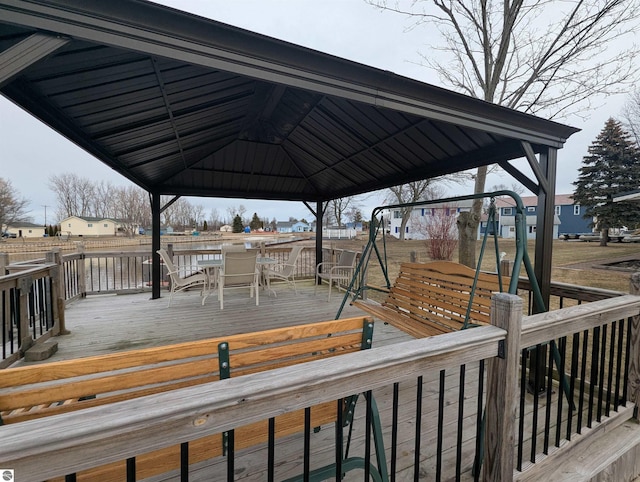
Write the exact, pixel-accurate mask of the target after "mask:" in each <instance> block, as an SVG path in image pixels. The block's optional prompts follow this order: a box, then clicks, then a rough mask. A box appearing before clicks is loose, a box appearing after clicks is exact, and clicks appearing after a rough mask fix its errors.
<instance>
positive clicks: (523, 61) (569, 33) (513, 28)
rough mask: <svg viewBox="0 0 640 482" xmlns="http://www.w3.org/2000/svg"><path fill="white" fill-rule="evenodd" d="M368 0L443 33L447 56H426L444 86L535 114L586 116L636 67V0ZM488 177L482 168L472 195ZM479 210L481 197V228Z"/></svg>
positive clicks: (631, 76) (475, 211)
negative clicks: (632, 37) (633, 41)
mask: <svg viewBox="0 0 640 482" xmlns="http://www.w3.org/2000/svg"><path fill="white" fill-rule="evenodd" d="M366 1H367V2H368V3H370V4H371V5H374V6H376V7H378V8H381V9H385V10H390V11H393V12H397V13H400V14H403V15H406V16H407V17H408V18H409V19H410V21H411V27H410V28H416V27H420V26H425V27H426V28H428V29H430V31H434V30H435V31H438V32H439V34H440V37H441V40H442V41H441V43H440V45H435V46H433V45H431V46H430V48H432V49H434V48H435V49H436V50H438V51H439V53H440V54H442V55H441V56H440V57H439V58H436V57H432V56H430V55H427V54H423V55H422V59H423V63H424V64H425V65H426V66H428V67H429V68H431V69H433V70H434V71H435V72H436V73H437V74H438V75H439V77H440V79H441V80H442V82H443V83H444V84H445V85H448V86H451V87H453V88H454V89H456V90H458V91H461V92H463V93H465V94H467V95H470V96H472V97H477V98H480V99H483V100H486V101H488V102H493V103H496V104H501V105H504V106H507V107H510V108H513V109H519V110H522V111H524V112H528V113H531V114H542V115H544V116H546V117H548V118H561V117H565V116H567V115H568V114H570V113H573V114H578V115H583V116H585V117H586V116H588V112H589V110H590V109H591V107H592V103H593V102H594V100H595V99H599V98H602V95H607V94H613V93H619V92H623V91H624V90H625V89H626V88H627V86H628V85H629V83H630V82H632V81H633V79H634V76H635V74H636V73H637V66H636V63H635V59H636V57H637V54H638V49H637V48H636V47H635V46H632V44H631V43H630V42H626V43H625V42H624V41H621V40H624V37H626V36H627V35H630V34H632V33H633V32H634V30H635V29H636V28H637V25H638V19H639V18H640V17H639V13H640V4H639V2H638V0H593V1H584V0H568V1H564V2H561V1H553V0H532V1H530V2H524V1H523V0H503V1H502V2H499V1H496V2H487V1H486V0H404V1H402V0H398V1H395V2H388V1H386V0H366ZM614 41H618V42H617V43H616V42H614ZM486 177H487V167H480V168H478V171H477V174H476V176H475V186H474V192H475V193H482V192H484V189H485V183H486ZM481 211H482V200H476V202H474V206H473V214H474V216H473V218H474V219H476V228H477V222H478V221H477V220H479V219H480V214H481ZM467 231H468V232H469V233H471V235H472V236H475V235H474V233H475V231H474V230H473V229H470V230H467ZM469 241H470V242H469V243H467V245H468V246H469V249H470V250H472V251H473V253H475V237H474V239H472V240H469ZM470 254H471V253H470ZM467 259H469V257H467ZM471 259H474V260H475V254H473V256H472V258H471Z"/></svg>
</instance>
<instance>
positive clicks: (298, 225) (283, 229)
mask: <svg viewBox="0 0 640 482" xmlns="http://www.w3.org/2000/svg"><path fill="white" fill-rule="evenodd" d="M310 229H311V227H310V226H309V225H308V224H307V223H303V222H301V221H296V222H295V223H292V222H289V221H277V222H276V230H277V231H278V232H279V233H306V232H309V231H310Z"/></svg>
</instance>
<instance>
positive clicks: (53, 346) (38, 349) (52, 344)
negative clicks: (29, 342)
mask: <svg viewBox="0 0 640 482" xmlns="http://www.w3.org/2000/svg"><path fill="white" fill-rule="evenodd" d="M57 351H58V342H57V341H53V340H47V341H45V342H44V343H37V344H35V345H33V346H32V347H31V348H29V349H28V350H27V351H25V352H24V359H25V361H41V360H46V359H47V358H49V357H50V356H51V355H53V354H54V353H55V352H57Z"/></svg>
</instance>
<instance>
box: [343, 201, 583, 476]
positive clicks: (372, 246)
mask: <svg viewBox="0 0 640 482" xmlns="http://www.w3.org/2000/svg"><path fill="white" fill-rule="evenodd" d="M501 196H508V197H510V198H512V199H513V202H514V208H515V234H516V238H515V241H516V253H515V256H514V262H513V270H512V273H511V281H510V283H509V290H508V293H510V294H517V290H518V281H519V278H520V270H521V266H522V265H523V264H524V267H525V271H526V273H527V277H528V278H529V284H530V287H531V291H532V293H533V302H534V307H535V312H537V313H543V312H546V311H548V306H547V305H546V304H545V302H544V299H543V297H542V292H541V291H540V285H539V283H538V279H537V278H536V275H535V272H534V269H533V265H532V264H531V258H529V253H528V251H527V235H526V213H525V208H524V204H523V203H522V199H521V198H520V196H519V195H518V194H517V193H515V192H513V191H509V190H501V191H494V192H490V193H482V194H472V195H467V196H455V197H449V198H444V199H437V200H430V201H417V202H413V203H402V204H391V205H386V206H378V207H376V208H374V209H373V211H372V213H371V223H370V225H369V241H368V242H367V244H366V246H365V248H364V250H363V251H362V256H361V257H360V260H359V262H358V264H357V265H356V269H355V270H354V274H353V277H352V279H351V282H350V283H349V286H348V287H347V290H346V292H345V295H344V297H343V299H342V303H341V305H340V308H339V309H338V312H337V314H336V319H338V318H340V315H341V314H342V310H343V309H344V307H345V305H346V303H347V301H348V300H349V298H350V297H351V299H352V301H353V300H356V299H357V298H359V297H362V294H363V292H364V291H365V290H367V289H372V290H376V291H381V292H384V291H385V289H384V288H383V289H380V288H377V287H373V286H367V285H365V284H364V283H363V280H365V279H366V271H367V269H368V267H369V260H370V258H371V254H372V253H375V255H376V257H377V259H378V263H379V265H380V268H381V269H382V273H383V275H384V279H385V282H386V290H388V289H390V288H391V281H390V280H389V272H388V264H387V244H386V239H385V238H386V236H385V234H386V233H384V231H383V236H382V245H383V250H382V253H380V249H379V247H378V245H377V243H376V240H377V238H378V233H379V231H380V229H381V228H383V229H384V219H383V217H382V216H381V214H382V212H383V211H385V210H392V209H398V208H407V207H411V208H413V207H418V206H428V205H430V204H446V203H454V202H458V201H466V200H475V199H484V198H490V199H491V203H490V206H489V216H488V220H487V226H486V229H485V232H484V235H483V237H482V246H481V248H480V254H479V256H478V262H477V266H476V273H475V277H474V280H473V284H472V288H471V291H470V294H469V304H468V307H467V312H466V316H465V321H464V324H463V328H462V329H465V328H468V327H469V316H470V312H471V306H472V302H473V296H474V294H475V289H476V286H477V282H478V277H479V275H480V268H481V266H482V258H483V256H484V252H485V249H486V244H487V239H488V236H489V233H490V232H492V235H493V238H494V246H495V250H496V272H497V275H498V283H499V287H500V291H501V292H502V290H503V285H502V269H501V266H500V252H499V242H498V229H497V228H498V226H497V221H496V218H495V214H496V208H495V198H497V197H501ZM378 216H380V219H379V220H378ZM358 277H360V283H358V288H357V289H356V290H354V286H355V284H356V281H357V280H358ZM472 326H473V325H472ZM549 344H550V346H551V352H552V356H553V360H554V363H555V364H556V367H558V372H560V366H562V365H561V356H560V352H559V350H558V347H557V345H556V343H555V341H554V340H551V341H550V342H549ZM560 383H561V385H562V389H563V392H564V394H565V396H566V398H567V401H568V402H569V403H573V402H572V401H571V392H570V388H569V383H568V382H567V380H566V377H565V376H564V373H561V374H560ZM481 432H482V433H484V415H483V417H482V430H481ZM480 443H481V446H480V450H479V453H478V454H477V455H476V460H475V461H474V469H473V471H474V473H476V472H477V471H479V470H480V466H481V465H482V459H483V452H484V447H483V445H484V444H483V443H482V442H480Z"/></svg>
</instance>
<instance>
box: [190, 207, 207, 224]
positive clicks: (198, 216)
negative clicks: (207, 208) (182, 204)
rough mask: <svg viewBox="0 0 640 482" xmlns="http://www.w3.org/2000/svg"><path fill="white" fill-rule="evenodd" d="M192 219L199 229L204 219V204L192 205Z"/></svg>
mask: <svg viewBox="0 0 640 482" xmlns="http://www.w3.org/2000/svg"><path fill="white" fill-rule="evenodd" d="M191 219H192V220H193V224H194V225H195V228H196V229H198V228H199V226H200V225H201V224H202V222H203V221H204V206H203V205H202V204H195V205H191Z"/></svg>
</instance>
